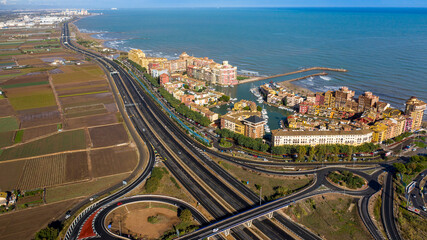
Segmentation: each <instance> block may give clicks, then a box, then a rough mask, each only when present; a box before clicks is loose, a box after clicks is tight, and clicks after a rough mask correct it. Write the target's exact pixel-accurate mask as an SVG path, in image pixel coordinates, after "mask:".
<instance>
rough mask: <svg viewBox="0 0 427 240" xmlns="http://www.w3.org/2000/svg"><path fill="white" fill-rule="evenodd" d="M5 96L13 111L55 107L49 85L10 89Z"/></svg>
mask: <svg viewBox="0 0 427 240" xmlns="http://www.w3.org/2000/svg"><path fill="white" fill-rule="evenodd" d="M6 94H7V97H8V99H9V101H10V104H11V105H12V107H13V109H15V111H19V110H26V109H32V108H42V107H49V106H55V105H56V100H55V96H54V95H53V92H52V89H51V88H50V86H49V85H45V86H43V85H39V86H30V87H20V88H12V89H8V91H7V92H6Z"/></svg>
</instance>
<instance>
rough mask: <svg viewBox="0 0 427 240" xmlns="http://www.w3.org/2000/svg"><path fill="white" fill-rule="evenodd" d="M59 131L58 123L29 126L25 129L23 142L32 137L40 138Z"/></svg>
mask: <svg viewBox="0 0 427 240" xmlns="http://www.w3.org/2000/svg"><path fill="white" fill-rule="evenodd" d="M57 131H58V126H57V125H56V124H52V125H47V126H41V127H34V128H27V129H25V131H24V137H23V139H22V141H23V142H27V141H29V140H31V139H34V138H38V137H41V136H44V135H47V134H51V133H55V132H57Z"/></svg>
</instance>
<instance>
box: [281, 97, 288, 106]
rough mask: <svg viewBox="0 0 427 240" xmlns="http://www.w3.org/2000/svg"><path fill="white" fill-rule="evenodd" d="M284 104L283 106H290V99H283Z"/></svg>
mask: <svg viewBox="0 0 427 240" xmlns="http://www.w3.org/2000/svg"><path fill="white" fill-rule="evenodd" d="M282 102H283V105H285V106H288V99H287V98H286V97H284V98H283V100H282Z"/></svg>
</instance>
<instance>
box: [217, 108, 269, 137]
mask: <svg viewBox="0 0 427 240" xmlns="http://www.w3.org/2000/svg"><path fill="white" fill-rule="evenodd" d="M266 124H267V120H266V119H264V118H262V117H261V112H259V111H257V107H256V104H255V103H254V102H251V101H247V100H241V101H240V102H237V103H235V104H234V108H233V111H231V112H229V113H227V114H225V115H224V116H222V117H221V128H222V129H228V130H230V131H232V132H235V133H238V134H242V135H245V136H247V137H251V138H263V137H264V134H265V131H264V129H265V125H266Z"/></svg>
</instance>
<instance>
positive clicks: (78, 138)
mask: <svg viewBox="0 0 427 240" xmlns="http://www.w3.org/2000/svg"><path fill="white" fill-rule="evenodd" d="M84 148H86V136H85V132H84V130H82V129H79V130H74V131H68V132H62V133H58V134H55V135H52V136H49V137H46V138H43V139H40V140H36V141H33V142H29V143H25V144H22V145H19V146H15V147H12V148H8V149H5V150H4V151H3V152H2V153H1V155H0V161H4V160H9V159H17V158H25V157H33V156H38V155H44V154H50V153H56V152H63V151H70V150H78V149H84Z"/></svg>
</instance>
